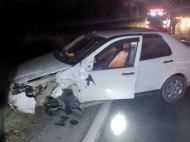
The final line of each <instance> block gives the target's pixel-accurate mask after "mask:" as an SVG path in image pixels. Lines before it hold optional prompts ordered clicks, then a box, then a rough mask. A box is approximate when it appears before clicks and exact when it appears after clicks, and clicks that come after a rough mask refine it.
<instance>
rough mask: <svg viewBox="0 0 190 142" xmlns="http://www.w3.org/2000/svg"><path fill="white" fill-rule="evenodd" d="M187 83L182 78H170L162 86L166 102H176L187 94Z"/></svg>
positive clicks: (177, 76) (176, 76)
mask: <svg viewBox="0 0 190 142" xmlns="http://www.w3.org/2000/svg"><path fill="white" fill-rule="evenodd" d="M185 90H186V82H185V79H184V78H183V77H182V76H179V75H175V76H172V77H170V78H169V79H168V80H166V82H165V83H164V85H163V86H162V89H161V93H162V97H163V99H164V100H165V101H166V102H176V101H178V100H180V99H181V98H182V97H183V95H184V94H185Z"/></svg>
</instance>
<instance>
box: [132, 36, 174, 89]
mask: <svg viewBox="0 0 190 142" xmlns="http://www.w3.org/2000/svg"><path fill="white" fill-rule="evenodd" d="M173 63H174V55H173V54H172V50H171V49H170V47H169V45H168V44H167V43H166V42H165V40H164V39H163V38H162V36H161V35H159V34H144V35H143V43H142V51H141V56H140V61H139V65H138V75H137V81H136V89H135V93H139V92H146V91H153V90H158V89H160V88H159V87H160V84H161V82H162V81H163V79H165V78H167V77H168V76H170V72H171V70H172V68H173Z"/></svg>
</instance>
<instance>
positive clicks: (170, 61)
mask: <svg viewBox="0 0 190 142" xmlns="http://www.w3.org/2000/svg"><path fill="white" fill-rule="evenodd" d="M169 62H173V60H169V61H164V62H163V63H169Z"/></svg>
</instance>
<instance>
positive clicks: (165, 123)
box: [98, 87, 190, 142]
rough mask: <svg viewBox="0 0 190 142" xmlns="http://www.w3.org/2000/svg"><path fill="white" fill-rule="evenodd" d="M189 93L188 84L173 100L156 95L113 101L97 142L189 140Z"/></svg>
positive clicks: (170, 141) (176, 141)
mask: <svg viewBox="0 0 190 142" xmlns="http://www.w3.org/2000/svg"><path fill="white" fill-rule="evenodd" d="M189 94H190V87H188V88H187V90H186V93H185V96H184V97H183V98H182V99H181V100H180V101H178V102H176V103H166V102H164V101H163V100H162V98H161V96H159V95H155V96H154V95H153V96H143V97H139V98H136V99H133V100H119V101H114V103H113V105H112V108H111V110H110V113H109V115H108V117H107V119H106V122H105V125H104V128H103V129H102V132H101V135H100V137H99V140H98V142H189V141H190V113H189V112H190V111H189V108H190V95H189ZM118 116H120V117H118ZM121 116H122V117H123V118H122V117H121ZM116 118H117V119H116ZM122 119H123V120H122ZM115 120H118V121H117V122H115V124H114V125H116V128H115V130H114V127H113V126H112V123H113V122H114V121H115ZM124 125H125V127H124ZM123 127H124V128H125V129H124V128H123ZM121 129H123V131H121ZM118 131H119V134H120V135H118Z"/></svg>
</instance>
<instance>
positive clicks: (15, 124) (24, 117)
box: [4, 106, 44, 142]
mask: <svg viewBox="0 0 190 142" xmlns="http://www.w3.org/2000/svg"><path fill="white" fill-rule="evenodd" d="M43 114H44V112H43V109H42V108H39V109H37V110H36V113H35V115H32V114H25V113H22V112H19V111H18V110H17V109H13V108H11V107H10V106H6V107H5V110H4V131H5V142H20V141H21V139H22V138H23V137H25V132H26V131H27V130H28V129H30V127H31V126H33V125H34V124H35V123H37V122H39V121H40V120H41V118H42V116H43Z"/></svg>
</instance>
